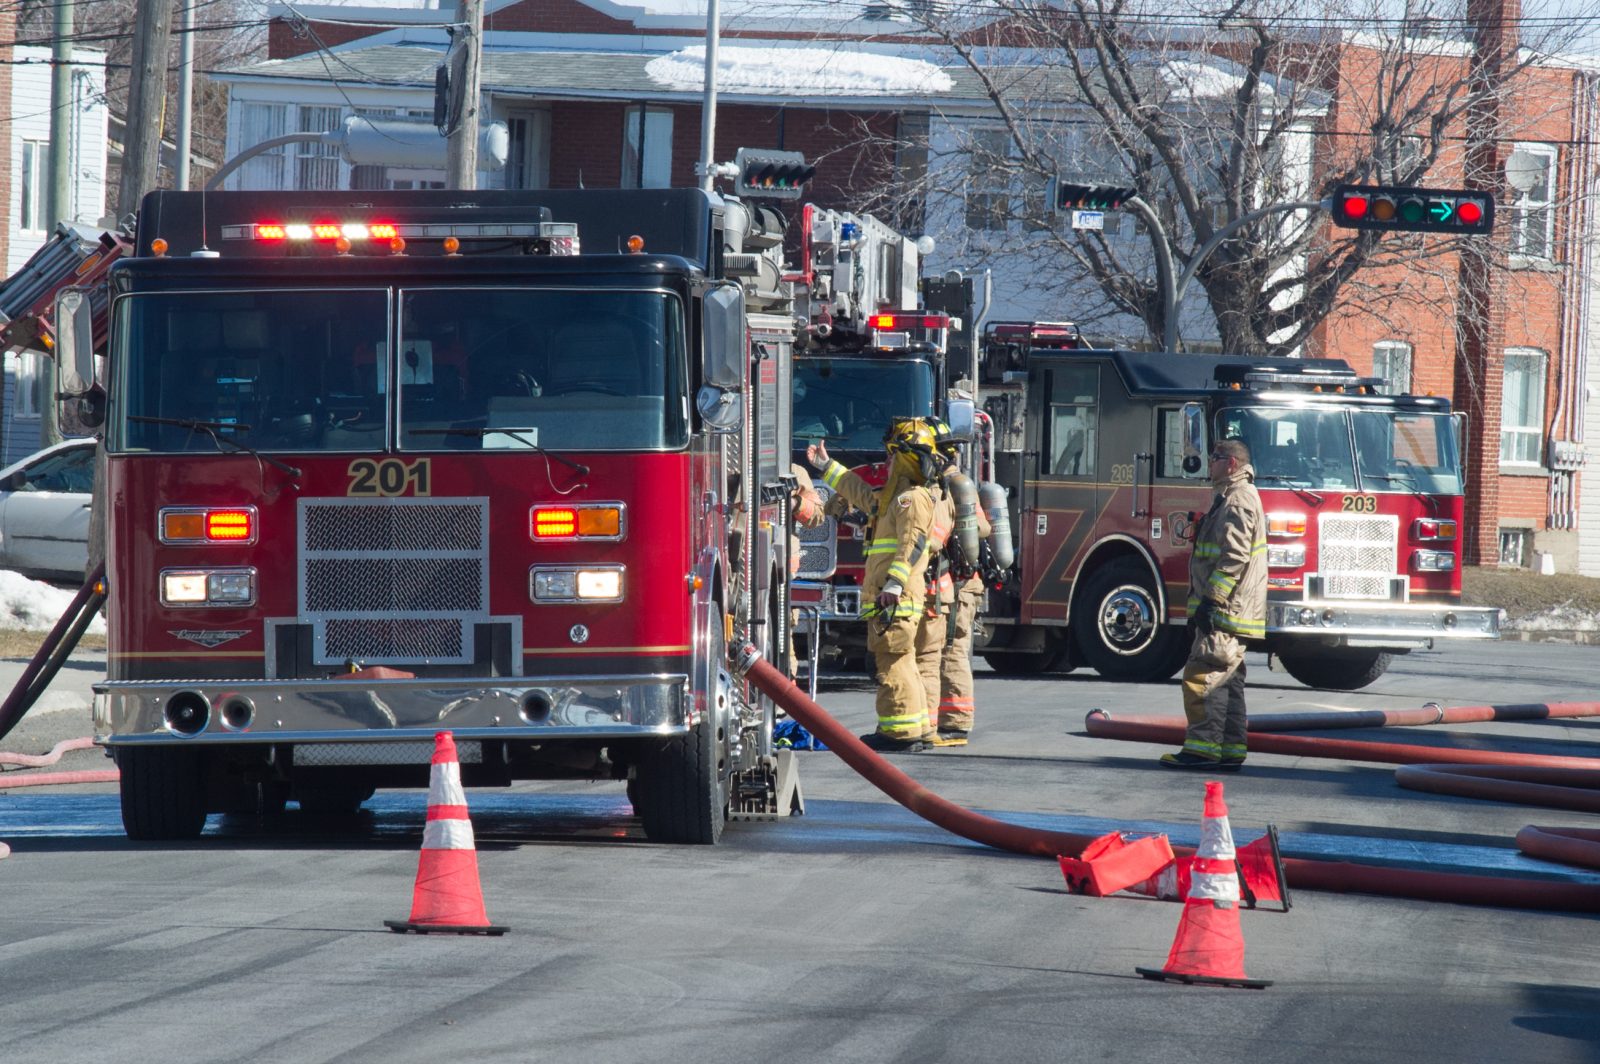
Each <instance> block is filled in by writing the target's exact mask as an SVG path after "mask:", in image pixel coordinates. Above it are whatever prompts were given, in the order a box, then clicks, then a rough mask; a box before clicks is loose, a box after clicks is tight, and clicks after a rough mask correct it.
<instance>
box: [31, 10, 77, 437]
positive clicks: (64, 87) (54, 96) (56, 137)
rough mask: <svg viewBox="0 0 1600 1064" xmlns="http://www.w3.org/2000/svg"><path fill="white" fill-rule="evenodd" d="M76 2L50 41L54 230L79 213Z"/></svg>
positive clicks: (46, 405)
mask: <svg viewBox="0 0 1600 1064" xmlns="http://www.w3.org/2000/svg"><path fill="white" fill-rule="evenodd" d="M72 4H73V0H56V2H55V25H54V34H53V37H54V39H53V40H52V42H51V45H50V59H51V66H50V194H49V196H48V197H46V200H45V220H46V222H47V228H48V229H49V230H50V231H52V232H53V231H54V230H55V227H56V225H57V224H58V223H60V222H62V221H66V220H70V219H72V218H73V216H74V214H75V213H76V212H75V211H74V210H73V208H72V186H73V183H74V182H73V176H74V175H73V173H72V143H73V140H74V135H73V128H74V126H75V125H76V123H75V122H74V121H73V120H74V119H75V118H76V117H77V116H76V114H75V113H74V108H73V100H72ZM30 357H31V356H30ZM40 361H41V363H42V365H41V366H40V372H42V373H45V374H48V375H49V376H50V377H51V381H50V385H51V386H50V387H49V388H47V389H46V390H45V392H46V395H47V396H49V398H47V399H46V400H45V401H44V402H43V403H41V404H39V443H40V444H41V445H42V446H45V447H48V446H50V445H51V444H53V443H59V442H61V425H60V422H59V421H58V420H57V418H56V404H55V380H54V376H55V365H54V363H52V362H50V361H49V360H47V359H41V360H40Z"/></svg>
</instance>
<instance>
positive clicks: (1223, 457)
mask: <svg viewBox="0 0 1600 1064" xmlns="http://www.w3.org/2000/svg"><path fill="white" fill-rule="evenodd" d="M1232 457H1233V455H1231V454H1219V453H1217V452H1215V451H1213V452H1212V454H1211V460H1212V461H1213V462H1226V461H1227V460H1228V459H1230V458H1232Z"/></svg>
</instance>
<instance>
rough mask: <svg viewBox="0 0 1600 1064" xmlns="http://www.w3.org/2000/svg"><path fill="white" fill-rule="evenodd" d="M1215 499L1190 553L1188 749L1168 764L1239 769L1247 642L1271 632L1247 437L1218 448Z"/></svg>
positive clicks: (1262, 523)
mask: <svg viewBox="0 0 1600 1064" xmlns="http://www.w3.org/2000/svg"><path fill="white" fill-rule="evenodd" d="M1211 486H1212V487H1213V488H1214V489H1215V490H1216V493H1217V494H1216V498H1215V499H1214V500H1213V501H1212V503H1211V509H1210V510H1208V511H1206V515H1205V517H1203V518H1201V519H1200V527H1199V529H1198V530H1197V531H1196V533H1195V539H1194V554H1193V556H1192V557H1191V558H1190V559H1189V625H1190V627H1191V628H1192V629H1193V632H1194V642H1193V645H1192V646H1191V647H1190V649H1189V660H1188V661H1186V662H1185V663H1184V666H1183V714H1184V716H1185V717H1187V718H1188V720H1189V727H1188V730H1187V731H1186V732H1185V733H1184V737H1183V749H1182V750H1179V751H1178V752H1177V753H1173V754H1163V755H1162V756H1161V764H1163V765H1165V766H1167V767H1168V768H1199V769H1205V770H1208V771H1220V772H1237V771H1238V770H1239V769H1240V768H1241V767H1243V765H1244V758H1245V740H1246V728H1247V724H1246V719H1245V708H1244V676H1245V669H1244V641H1246V640H1261V639H1263V638H1265V636H1266V632H1267V619H1266V618H1267V515H1266V514H1265V513H1264V512H1263V511H1262V509H1261V496H1260V495H1259V494H1258V493H1257V492H1256V486H1255V469H1254V468H1253V467H1252V466H1251V465H1250V449H1249V448H1248V447H1246V446H1245V445H1244V442H1243V441H1242V440H1219V441H1217V443H1216V444H1215V445H1214V446H1213V447H1212V448H1211Z"/></svg>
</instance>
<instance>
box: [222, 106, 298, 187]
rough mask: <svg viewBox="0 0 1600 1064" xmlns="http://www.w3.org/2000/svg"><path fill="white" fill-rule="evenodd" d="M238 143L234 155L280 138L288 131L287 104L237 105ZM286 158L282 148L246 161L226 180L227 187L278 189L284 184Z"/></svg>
mask: <svg viewBox="0 0 1600 1064" xmlns="http://www.w3.org/2000/svg"><path fill="white" fill-rule="evenodd" d="M238 117H239V125H238V137H239V139H238V142H237V145H236V147H235V148H234V153H235V154H237V153H238V152H241V151H245V150H246V149H248V148H249V147H250V146H251V145H254V144H261V143H263V142H264V141H268V140H272V139H273V138H275V137H281V136H283V135H284V133H285V132H286V131H287V130H288V120H289V105H288V104H282V103H248V102H246V103H241V104H240V105H239V112H238ZM287 158H288V156H287V154H286V153H285V150H284V149H283V148H281V147H280V148H275V149H273V150H272V151H268V152H262V153H261V154H260V155H257V156H255V157H253V158H251V159H247V160H246V161H245V162H244V163H243V164H242V165H241V166H240V167H239V169H238V170H237V171H236V172H234V174H233V175H231V176H230V177H229V178H228V187H230V188H236V189H238V188H258V189H279V188H287V187H289V186H288V185H287V184H286V176H285V171H286V169H287V168H286V165H285V160H286V159H287Z"/></svg>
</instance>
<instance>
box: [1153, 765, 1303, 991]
mask: <svg viewBox="0 0 1600 1064" xmlns="http://www.w3.org/2000/svg"><path fill="white" fill-rule="evenodd" d="M1237 860H1238V854H1236V853H1235V852H1234V849H1233V831H1232V829H1231V828H1229V827H1228V805H1227V803H1226V802H1225V801H1224V800H1223V797H1222V784H1220V783H1217V782H1215V781H1207V783H1206V808H1205V818H1204V820H1202V821H1201V824H1200V848H1199V849H1198V850H1197V851H1195V855H1194V864H1193V865H1192V866H1191V868H1190V876H1189V878H1190V882H1189V892H1188V896H1187V897H1186V898H1185V899H1184V903H1183V916H1182V917H1180V918H1179V920H1178V933H1177V935H1176V937H1174V938H1173V940H1172V950H1171V952H1170V953H1168V954H1167V964H1166V967H1164V968H1135V969H1134V971H1136V972H1138V973H1139V974H1140V975H1142V976H1144V977H1145V978H1146V979H1160V980H1167V979H1173V980H1177V981H1179V982H1184V983H1208V984H1213V985H1217V986H1242V987H1248V988H1250V989H1252V990H1259V989H1261V988H1262V987H1265V986H1271V985H1272V980H1270V979H1251V978H1250V977H1249V976H1247V975H1245V974H1244V932H1243V931H1242V930H1241V929H1240V927H1239V876H1238V874H1237V872H1235V866H1236V862H1237Z"/></svg>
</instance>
